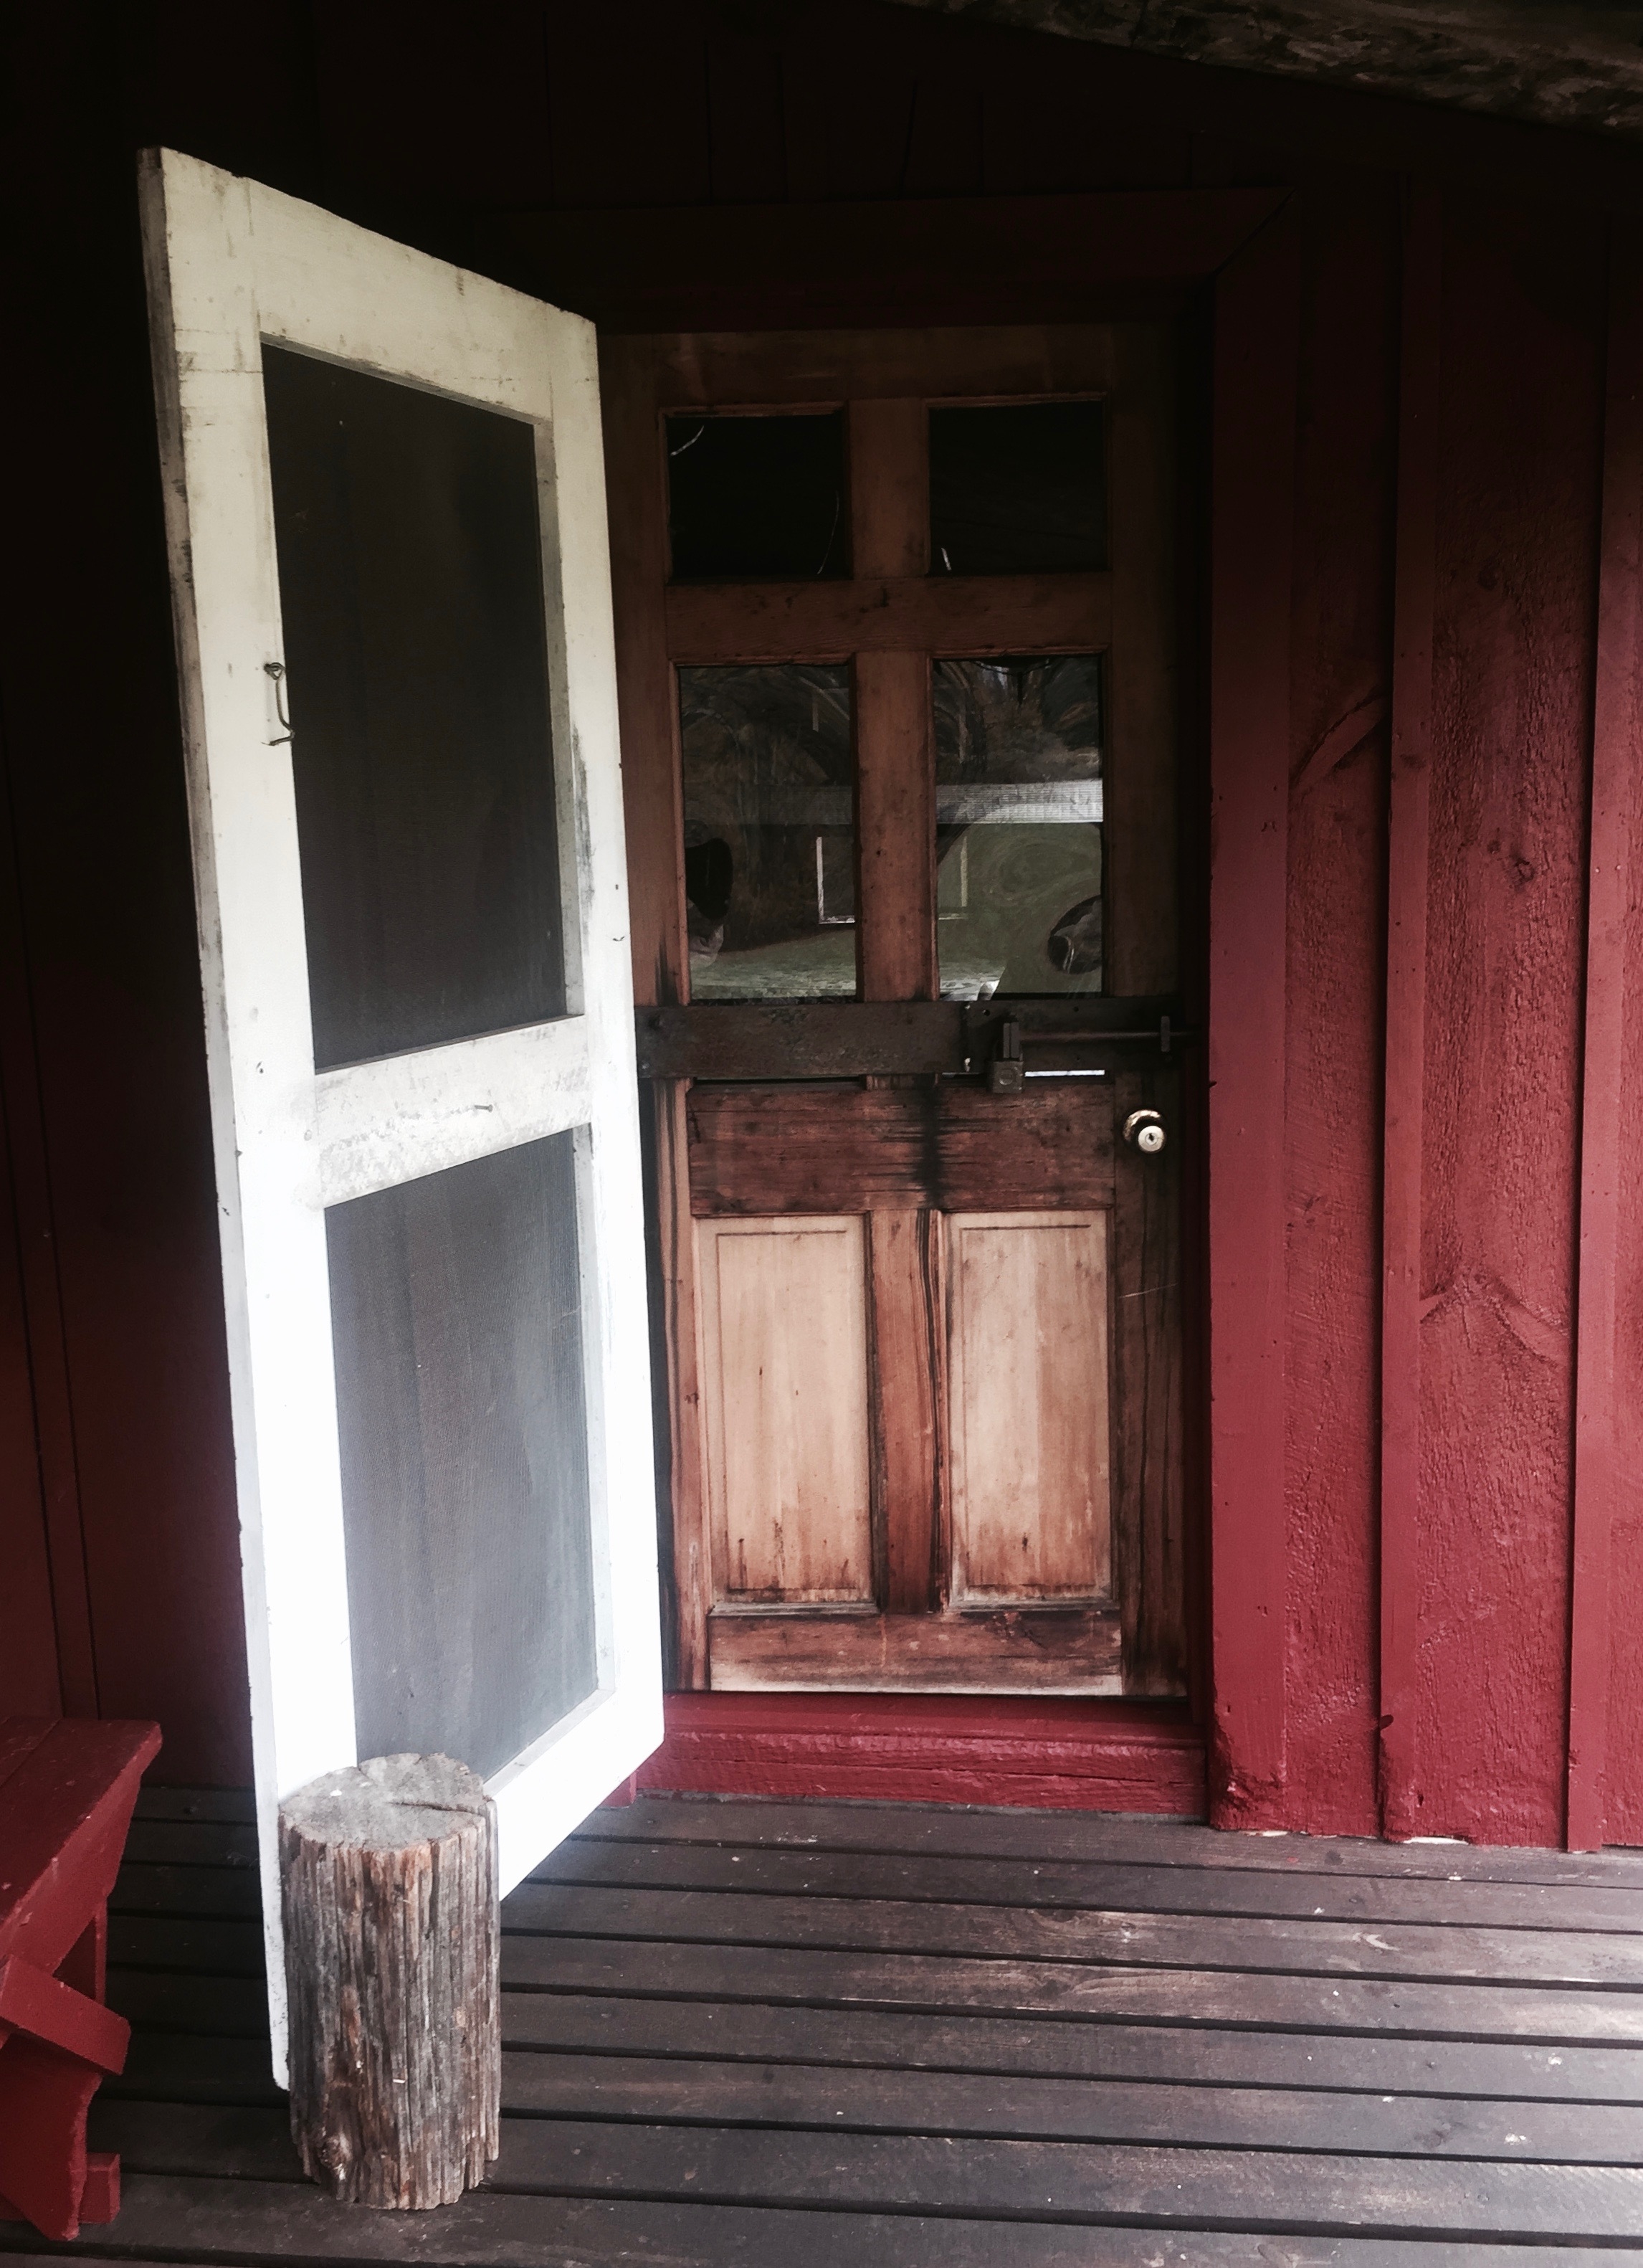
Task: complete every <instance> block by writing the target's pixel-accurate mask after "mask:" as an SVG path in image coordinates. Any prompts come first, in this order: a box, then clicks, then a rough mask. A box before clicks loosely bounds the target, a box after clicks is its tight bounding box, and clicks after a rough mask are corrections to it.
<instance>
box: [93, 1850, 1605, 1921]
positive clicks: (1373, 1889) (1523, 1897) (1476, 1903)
mask: <svg viewBox="0 0 1643 2268" xmlns="http://www.w3.org/2000/svg"><path fill="white" fill-rule="evenodd" d="M133 1855H134V1856H135V1855H136V1854H135V1853H134V1854H133ZM131 1871H132V1873H133V1874H134V1875H135V1874H136V1869H135V1868H134V1869H132V1870H131ZM159 1871H160V1870H158V1869H156V1870H155V1873H156V1878H157V1880H158V1874H159ZM179 1872H180V1869H166V1870H165V1874H166V1878H167V1879H168V1880H169V1879H171V1878H172V1877H173V1876H174V1875H175V1874H177V1873H179ZM531 1880H532V1882H534V1883H550V1882H559V1883H576V1884H580V1885H583V1886H586V1887H589V1888H598V1889H669V1890H705V1889H735V1890H739V1891H741V1892H743V1893H744V1894H746V1895H748V1896H752V1894H753V1893H754V1892H766V1893H769V1894H773V1895H775V1896H794V1895H796V1894H799V1893H803V1894H805V1895H809V1896H818V1897H848V1898H891V1899H911V1898H917V1899H922V1900H926V1901H929V1902H933V1903H935V1904H947V1905H982V1906H1032V1907H1070V1908H1078V1909H1085V1910H1090V1909H1104V1910H1107V1911H1117V1910H1120V1909H1132V1910H1139V1911H1141V1912H1144V1913H1151V1914H1234V1915H1239V1916H1244V1917H1249V1918H1263V1917H1264V1918H1269V1919H1273V1920H1280V1919H1282V1918H1286V1917H1288V1916H1300V1917H1303V1918H1313V1917H1321V1918H1328V1919H1330V1920H1332V1921H1370V1922H1399V1923H1417V1924H1425V1925H1427V1926H1431V1927H1435V1928H1451V1927H1456V1926H1459V1927H1466V1928H1478V1929H1548V1930H1600V1931H1601V1930H1622V1931H1630V1930H1632V1929H1633V1928H1635V1926H1636V1924H1637V1917H1638V1908H1639V1896H1643V1886H1639V1889H1620V1888H1615V1887H1609V1886H1605V1887H1603V1888H1592V1887H1588V1886H1586V1885H1584V1884H1566V1883H1557V1884H1551V1883H1546V1882H1457V1881H1448V1880H1444V1879H1438V1880H1434V1879H1432V1878H1431V1877H1430V1876H1427V1875H1419V1876H1408V1875H1398V1874H1349V1875H1344V1876H1343V1875H1340V1874H1323V1875H1318V1874H1298V1873H1295V1872H1290V1873H1288V1874H1280V1873H1278V1872H1277V1871H1275V1870H1273V1869H1271V1868H1266V1869H1256V1868H1252V1867H1246V1868H1242V1869H1236V1870H1233V1869H1226V1868H1221V1867H1210V1866H1193V1867H1163V1866H1153V1865H1148V1864H1146V1863H1144V1862H1141V1861H1136V1862H1132V1863H1129V1864H1119V1865H1107V1864H1101V1863H1097V1862H1094V1861H1084V1862H1082V1863H1081V1862H1079V1861H1076V1860H1073V1859H1037V1860H1033V1859H1016V1858H979V1859H966V1858H955V1857H952V1856H950V1855H940V1856H935V1855H931V1854H928V1853H924V1852H921V1853H917V1854H914V1855H912V1856H906V1855H903V1854H901V1853H899V1852H862V1851H844V1852H841V1851H833V1850H815V1849H794V1848H787V1849H782V1848H774V1849H773V1848H771V1847H769V1846H767V1845H760V1844H736V1843H705V1844H704V1843H685V1842H677V1841H672V1842H665V1841H664V1842H651V1843H635V1842H631V1841H620V1840H612V1839H610V1838H608V1837H606V1838H597V1837H593V1836H591V1835H589V1834H587V1833H586V1832H583V1834H580V1835H577V1836H574V1837H572V1838H571V1840H570V1841H569V1842H568V1843H565V1844H561V1846H560V1848H559V1849H558V1850H557V1851H556V1852H554V1855H553V1857H552V1858H551V1859H548V1860H546V1863H545V1864H544V1865H542V1866H540V1867H538V1868H537V1869H536V1870H535V1872H534V1874H532V1877H531Z"/></svg>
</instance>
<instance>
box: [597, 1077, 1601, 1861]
mask: <svg viewBox="0 0 1643 2268" xmlns="http://www.w3.org/2000/svg"><path fill="white" fill-rule="evenodd" d="M878 1099H879V1100H883V1098H878ZM578 1832H579V1833H580V1834H582V1835H584V1836H586V1835H591V1836H594V1837H617V1836H622V1837H657V1838H660V1837H671V1838H677V1839H680V1840H683V1841H686V1842H725V1841H730V1842H744V1843H761V1844H765V1845H772V1846H777V1845H800V1846H802V1847H803V1848H805V1849H821V1850H842V1851H901V1852H916V1851H931V1852H943V1853H945V1852H950V1853H952V1854H953V1855H955V1856H961V1857H962V1856H970V1857H984V1856H987V1855H994V1856H1002V1857H1007V1858H1016V1859H1039V1858H1048V1859H1142V1860H1145V1861H1147V1862H1148V1863H1150V1864H1153V1865H1157V1866H1166V1867H1168V1866H1183V1867H1254V1868H1258V1869H1263V1870H1265V1869H1272V1870H1274V1871H1277V1872H1279V1873H1292V1872H1293V1873H1297V1874H1340V1875H1346V1874H1371V1875H1375V1874H1392V1875H1404V1876H1408V1877H1412V1878H1413V1879H1416V1880H1424V1881H1482V1882H1544V1883H1546V1884H1547V1885H1548V1886H1550V1887H1552V1888H1557V1887H1559V1886H1562V1885H1565V1884H1569V1885H1588V1886H1594V1887H1595V1886H1601V1885H1603V1884H1610V1885H1612V1886H1614V1887H1615V1888H1617V1889H1633V1890H1636V1891H1638V1892H1639V1893H1643V1852H1632V1851H1605V1852H1591V1853H1586V1854H1581V1855H1576V1854H1573V1853H1566V1852H1559V1851H1545V1850H1531V1849H1524V1850H1508V1849H1499V1848H1484V1847H1481V1846H1475V1845H1471V1844H1465V1843H1441V1844H1422V1843H1371V1842H1368V1841H1360V1840H1354V1839H1353V1838H1352V1837H1346V1836H1330V1837H1324V1836H1309V1835H1264V1834H1253V1835H1244V1834H1235V1833H1229V1832H1228V1831H1227V1830H1223V1829H1221V1828H1215V1827H1203V1826H1199V1825H1197V1824H1195V1823H1192V1822H1191V1821H1187V1820H1162V1819H1144V1818H1139V1817H1134V1816H1126V1815H1113V1814H1111V1813H1090V1814H1087V1815H1082V1816H1081V1815H1070V1816H1069V1815H1067V1813H1065V1812H1043V1811H1026V1810H1020V1811H1016V1810H996V1811H988V1810H961V1809H956V1808H948V1807H944V1806H942V1805H938V1804H930V1805H928V1806H926V1805H920V1804H905V1803H901V1804H891V1803H882V1804H881V1803H845V1802H833V1801H823V1802H814V1801H812V1802H790V1801H789V1802H767V1801H752V1802H747V1801H741V1800H737V1799H735V1798H726V1799H722V1800H720V1799H715V1798H712V1797H708V1798H706V1799H703V1798H694V1799H693V1798H691V1797H688V1796H656V1797H651V1798H649V1800H647V1801H645V1802H643V1803H639V1804H635V1805H634V1806H633V1808H631V1810H629V1811H627V1812H623V1813H620V1814H618V1813H615V1812H599V1813H596V1814H595V1815H594V1817H593V1819H592V1820H591V1821H590V1823H588V1824H587V1825H586V1826H584V1827H583V1828H582V1829H581V1830H578Z"/></svg>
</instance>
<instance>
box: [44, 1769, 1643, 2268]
mask: <svg viewBox="0 0 1643 2268" xmlns="http://www.w3.org/2000/svg"><path fill="white" fill-rule="evenodd" d="M139 1824H140V1829H141V1832H140V1833H139V1835H138V1836H137V1837H135V1838H134V1841H133V1844H132V1846H131V1849H130V1852H129V1855H128V1865H127V1867H126V1868H125V1870H124V1872H123V1873H122V1874H121V1881H120V1885H119V1887H118V1889H117V1890H116V1893H115V1896H114V1902H113V1911H112V1940H113V1951H114V1956H115V1962H116V1965H115V1967H114V1970H112V1972H111V1984H110V1995H111V1999H112V2000H113V2001H114V2005H115V2006H116V2007H121V2008H122V2009H124V2010H125V2012H126V2013H128V2014H130V2015H131V2016H132V2017H133V2018H134V2020H135V2021H136V2025H137V2034H136V2039H135V2042H134V2046H133V2052H132V2057H131V2059H130V2063H129V2065H128V2070H127V2073H126V2074H125V2075H124V2077H123V2078H122V2079H121V2080H118V2081H115V2082H113V2083H112V2084H111V2085H110V2086H109V2087H108V2088H106V2089H105V2090H104V2093H103V2095H102V2096H101V2097H100V2098H99V2102H98V2104H97V2106H96V2108H95V2111H94V2134H93V2140H94V2143H95V2144H96V2146H97V2147H104V2148H117V2149H119V2150H120V2151H121V2154H122V2157H123V2160H124V2167H125V2176H124V2188H125V2204H124V2206H123V2209H122V2211H121V2215H120V2218H119V2220H117V2221H116V2222H115V2223H114V2224H113V2225H112V2226H111V2227H110V2228H106V2229H88V2230H87V2232H86V2234H85V2235H84V2238H82V2239H81V2240H80V2242H78V2243H77V2245H75V2246H73V2247H70V2248H67V2250H70V2251H74V2252H78V2253H83V2254H86V2255H89V2256H91V2257H99V2258H106V2259H109V2260H114V2259H117V2258H137V2257H141V2258H143V2259H144V2260H147V2261H153V2262H157V2263H161V2264H164V2263H165V2262H166V2261H174V2262H182V2261H187V2262H189V2263H191V2264H194V2268H203V2264H217V2263H220V2264H222V2268H254V2264H256V2263H259V2262H263V2261H266V2262H268V2264H270V2268H273V2264H275V2263H283V2262H287V2261H290V2262H296V2261H299V2260H300V2261H302V2262H304V2263H307V2264H313V2268H319V2264H323V2263H326V2262H328V2261H331V2260H335V2261H338V2262H344V2261H348V2262H356V2261H357V2262H380V2263H382V2264H384V2268H392V2264H398V2263H400V2262H402V2261H404V2262H408V2261H410V2260H413V2259H414V2260H416V2261H418V2262H422V2263H427V2264H429V2268H488V2264H491V2263H495V2264H496V2268H514V2264H518V2268H524V2264H525V2263H527V2262H528V2263H530V2264H531V2268H539V2264H542V2268H546V2264H554V2268H557V2264H560V2263H563V2264H566V2268H574V2264H579V2263H580V2264H585V2268H605V2264H614V2263H616V2262H619V2261H620V2262H649V2263H656V2264H659V2268H686V2264H700V2268H718V2264H724V2268H753V2264H754V2263H755V2262H757V2263H758V2264H759V2268H767V2264H768V2263H769V2262H771V2261H773V2260H778V2259H779V2260H781V2262H782V2263H783V2268H877V2264H878V2263H880V2262H883V2263H885V2264H891V2263H894V2264H895V2268H936V2264H937V2263H940V2264H941V2268H1005V2264H1009V2268H1016V2264H1020V2268H1072V2264H1073V2263H1074V2262H1077V2263H1079V2264H1081V2268H1106V2264H1109V2263H1111V2264H1117V2263H1119V2262H1120V2261H1122V2262H1124V2263H1126V2264H1128V2263H1131V2262H1146V2263H1149V2264H1155V2268H1165V2264H1187V2263H1197V2262H1201V2263H1204V2264H1207V2268H1223V2264H1224V2268H1245V2264H1247V2268H1256V2264H1257V2263H1261V2264H1263V2268H1270V2264H1287V2268H1295V2264H1297V2263H1300V2262H1304V2263H1306V2264H1307V2268H1440V2264H1454V2268H1507V2263H1510V2264H1512V2268H1524V2264H1525V2263H1526V2262H1529V2261H1533V2260H1534V2259H1536V2258H1544V2259H1545V2260H1547V2261H1548V2263H1550V2262H1551V2259H1552V2258H1553V2257H1554V2255H1555V2257H1556V2260H1557V2262H1558V2263H1559V2264H1560V2268H1567V2264H1570V2263H1579V2262H1581V2261H1595V2260H1596V2259H1598V2258H1602V2259H1603V2260H1604V2261H1606V2262H1616V2261H1627V2260H1630V2261H1635V2262H1637V2263H1638V2264H1639V2268H1643V1858H1634V1857H1632V1855H1631V1854H1625V1853H1603V1854H1598V1855H1597V1857H1596V1858H1595V1859H1574V1860H1564V1859H1560V1858H1559V1855H1558V1854H1556V1853H1550V1852H1532V1853H1531V1852H1508V1853H1496V1852H1462V1851H1459V1850H1457V1848H1456V1846H1452V1845H1428V1846H1409V1845H1405V1846H1403V1847H1402V1849H1401V1850H1393V1851H1388V1850H1386V1849H1385V1848H1383V1846H1379V1845H1345V1844H1341V1845H1337V1844H1329V1843H1321V1842H1320V1843H1308V1842H1306V1841H1304V1840H1303V1839H1302V1838H1298V1837H1297V1838H1275V1839H1273V1840H1271V1841H1268V1840H1265V1839H1263V1838H1246V1837H1219V1836H1212V1835H1210V1834H1209V1833H1208V1831H1207V1830H1199V1829H1194V1828H1191V1827H1184V1826H1181V1825H1179V1824H1178V1823H1155V1822H1148V1821H1139V1820H1128V1819H1103V1818H1097V1817H1093V1816H1086V1815H1075V1814H1049V1813H1014V1814H1009V1813H986V1812H943V1811H938V1810H935V1809H927V1808H913V1807H897V1806H890V1805H884V1806H871V1805H850V1804H817V1805H812V1806H798V1805H793V1804H785V1803H769V1804H762V1805H756V1804H752V1803H741V1802H712V1801H705V1800H704V1801H685V1800H657V1799H647V1800H641V1802H639V1803H638V1804H636V1805H635V1806H634V1807H633V1808H632V1809H631V1810H627V1811H615V1812H606V1813H600V1814H598V1815H596V1816H595V1818H594V1819H593V1820H591V1821H590V1822H589V1823H588V1825H587V1826H586V1827H585V1828H584V1829H583V1830H582V1832H581V1833H580V1834H579V1835H578V1836H577V1837H576V1838H574V1840H573V1842H572V1843H571V1844H570V1845H568V1846H567V1847H566V1849H565V1850H564V1852H561V1853H560V1854H558V1856H557V1857H556V1859H554V1861H553V1862H551V1863H550V1864H549V1865H548V1866H547V1867H544V1868H543V1869H541V1870H540V1871H539V1876H538V1878H537V1879H535V1880H533V1881H532V1882H529V1883H527V1884H525V1885H523V1886H522V1887H521V1889H520V1890H518V1891H517V1892H516V1893H515V1894H514V1896H512V1897H511V1898H510V1900H509V1901H508V1903H507V1905H506V1906H505V1908H504V1930H505V1937H504V1947H503V1956H504V2005H503V2030H504V2039H505V2043H506V2046H505V2052H504V2067H503V2136H504V2139H503V2147H502V2157H501V2158H500V2160H499V2161H498V2162H497V2165H496V2167H495V2171H494V2174H493V2176H492V2179H491V2181H490V2183H488V2185H487V2186H486V2187H485V2188H484V2189H482V2190H480V2191H475V2192H473V2193H472V2194H471V2195H470V2196H469V2197H467V2198H465V2199H464V2200H463V2201H462V2203H461V2204H460V2205H456V2206H451V2207H449V2208H446V2209H444V2210H443V2211H441V2212H440V2213H434V2214H425V2215H398V2214H380V2213H356V2212H349V2211H348V2210H346V2209H343V2208H340V2207H336V2206H334V2205H330V2204H329V2203H328V2202H327V2200H326V2199H325V2198H322V2197H320V2196H319V2193H318V2192H317V2191H314V2190H312V2188H310V2187H309V2186H308V2185H307V2184H305V2183H303V2182H301V2181H300V2180H299V2179H298V2178H297V2169H296V2162H295V2159H294V2156H293V2154H292V2152H291V2147H290V2140H289V2138H288V2136H287V2133H286V2129H285V2118H284V2112H283V2109H282V2098H281V2097H280V2095H278V2093H277V2091H276V2090H275V2089H274V2088H273V2086H272V2083H271V2080H270V2077H269V2074H268V2064H267V2048H266V2030H265V2025H264V2018H263V2013H262V2007H261V1984H260V1965H261V1948H260V1940H259V1937H258V1928H257V1921H256V1877H255V1874H254V1871H253V1867H252V1865H251V1863H250V1862H251V1859H252V1855H253V1849H252V1844H251V1840H250V1837H249V1833H248V1824H247V1816H246V1807H245V1806H244V1805H243V1803H241V1802H239V1801H238V1800H235V1799H234V1798H232V1797H226V1798H224V1797H220V1796H212V1797H209V1798H193V1797H190V1796H188V1795H187V1794H186V1793H177V1792H161V1793H159V1795H158V1797H154V1798H150V1799H147V1800H145V1805H144V1815H143V1819H142V1820H141V1821H140V1823H139ZM1456 1877H1458V1879H1456ZM0 2252H3V2253H4V2255H5V2257H8V2258H15V2259H18V2260H19V2261H22V2260H26V2259H28V2258H31V2257H32V2258H34V2259H41V2258H44V2257H55V2249H52V2248H43V2247H42V2246H41V2245H40V2240H39V2239H38V2238H36V2237H33V2236H32V2235H30V2233H29V2232H28V2231H27V2230H26V2228H22V2227H20V2226H18V2225H16V2224H0Z"/></svg>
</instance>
